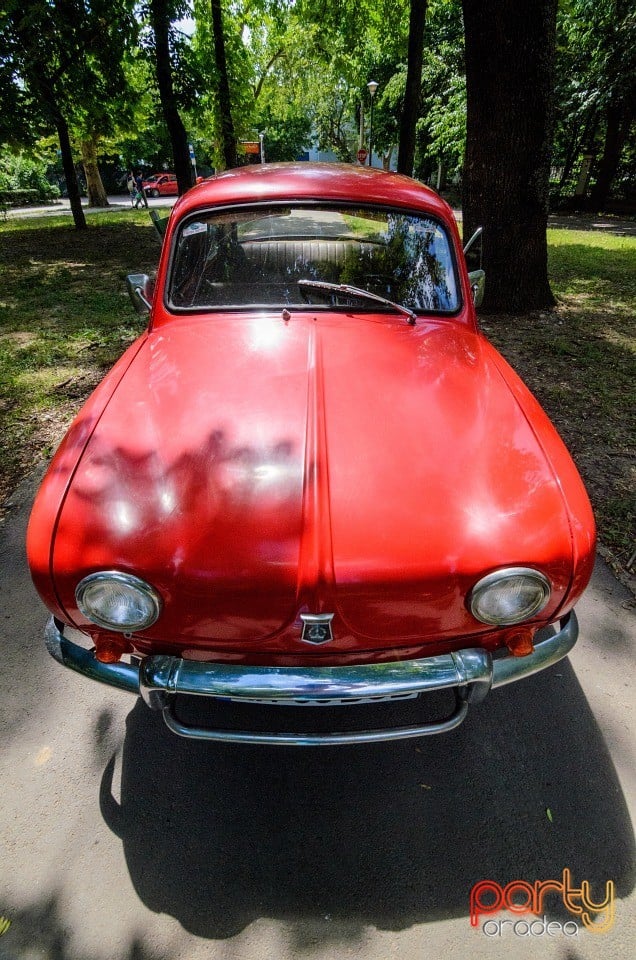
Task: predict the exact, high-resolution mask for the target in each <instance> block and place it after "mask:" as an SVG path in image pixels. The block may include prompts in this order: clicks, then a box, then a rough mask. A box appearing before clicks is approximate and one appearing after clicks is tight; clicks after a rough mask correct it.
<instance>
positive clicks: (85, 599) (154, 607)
mask: <svg viewBox="0 0 636 960" xmlns="http://www.w3.org/2000/svg"><path fill="white" fill-rule="evenodd" d="M113 585H115V586H120V587H122V588H125V589H126V590H127V591H129V594H130V595H132V596H134V597H135V598H136V599H137V601H138V603H139V604H140V606H141V607H142V608H143V610H144V611H145V613H144V614H143V615H140V616H138V617H137V618H136V619H134V620H132V619H131V620H129V621H127V622H126V623H123V622H122V623H118V622H117V621H115V620H108V619H107V618H106V617H105V616H104V615H103V614H100V612H99V610H97V611H96V610H95V609H94V603H95V599H96V598H97V596H98V595H99V588H100V587H107V586H113ZM91 594H93V596H94V598H95V599H93V600H91ZM75 600H76V603H77V606H78V609H79V610H80V612H81V613H82V615H83V616H84V617H86V619H87V620H90V621H91V623H94V624H96V625H97V626H98V627H102V628H103V629H104V630H112V631H114V632H116V633H136V632H138V631H139V630H147V629H148V627H151V626H152V625H153V623H156V621H157V620H158V618H159V614H160V613H161V607H162V603H161V597H160V596H159V594H158V593H157V591H156V590H155V588H154V587H152V586H151V585H150V584H149V583H146V581H145V580H141V579H140V577H135V576H134V575H133V574H131V573H121V572H120V571H119V570H100V571H98V572H97V573H90V574H89V575H88V576H87V577H84V578H83V580H80V582H79V583H78V585H77V587H76V588H75Z"/></svg>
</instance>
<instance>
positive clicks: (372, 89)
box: [367, 80, 379, 167]
mask: <svg viewBox="0 0 636 960" xmlns="http://www.w3.org/2000/svg"><path fill="white" fill-rule="evenodd" d="M378 86H379V84H378V83H376V81H375V80H369V82H368V83H367V90H368V91H369V95H370V97H371V111H370V115H369V166H370V167H372V166H373V98H374V97H375V91H376V90H377V89H378Z"/></svg>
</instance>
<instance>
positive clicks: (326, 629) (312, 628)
mask: <svg viewBox="0 0 636 960" xmlns="http://www.w3.org/2000/svg"><path fill="white" fill-rule="evenodd" d="M333 616H334V615H333V613H301V615H300V619H301V620H302V622H303V632H302V633H301V635H300V639H301V640H303V641H304V642H305V643H329V641H330V640H333V633H332V630H331V621H332V620H333Z"/></svg>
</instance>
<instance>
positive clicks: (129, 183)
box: [126, 170, 137, 206]
mask: <svg viewBox="0 0 636 960" xmlns="http://www.w3.org/2000/svg"><path fill="white" fill-rule="evenodd" d="M126 187H127V189H128V193H129V195H130V203H131V206H132V204H134V202H135V194H136V193H137V184H136V183H135V174H134V173H133V171H132V170H129V171H128V176H127V177H126Z"/></svg>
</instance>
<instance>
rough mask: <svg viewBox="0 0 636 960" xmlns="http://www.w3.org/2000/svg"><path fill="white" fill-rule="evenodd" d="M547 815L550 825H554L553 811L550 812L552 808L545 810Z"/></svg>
mask: <svg viewBox="0 0 636 960" xmlns="http://www.w3.org/2000/svg"><path fill="white" fill-rule="evenodd" d="M545 815H546V817H547V818H548V820H549V821H550V823H552V811H551V810H550V807H546V808H545Z"/></svg>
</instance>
